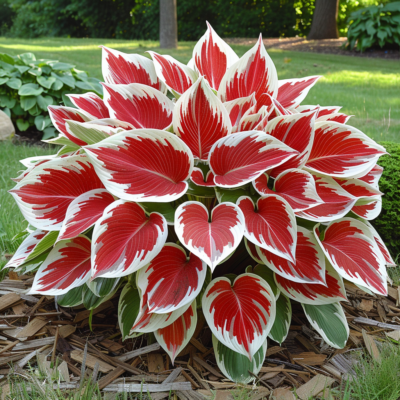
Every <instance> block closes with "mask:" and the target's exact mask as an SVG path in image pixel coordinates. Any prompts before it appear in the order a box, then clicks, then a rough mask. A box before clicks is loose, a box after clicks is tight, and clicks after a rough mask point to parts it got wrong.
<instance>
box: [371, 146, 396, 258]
mask: <svg viewBox="0 0 400 400" xmlns="http://www.w3.org/2000/svg"><path fill="white" fill-rule="evenodd" d="M380 144H381V145H382V146H384V147H385V148H386V151H387V152H388V153H389V154H390V155H384V156H383V157H381V158H380V159H379V162H378V164H379V165H380V166H381V167H383V168H384V171H383V174H382V178H381V180H380V181H379V189H380V190H381V192H383V193H384V196H383V197H382V201H383V203H382V212H381V214H380V215H379V217H378V218H377V219H376V220H374V221H371V222H372V224H373V225H374V226H375V228H376V230H377V231H378V232H379V234H380V235H381V237H382V239H383V241H384V242H385V244H386V246H387V247H388V249H389V251H390V253H391V254H392V257H393V258H394V259H395V260H396V257H398V256H399V254H400V143H393V142H381V143H380Z"/></svg>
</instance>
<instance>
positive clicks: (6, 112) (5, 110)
mask: <svg viewBox="0 0 400 400" xmlns="http://www.w3.org/2000/svg"><path fill="white" fill-rule="evenodd" d="M2 111H3V113H4V114H6V115H7V117H8V118H11V110H10V109H9V108H8V107H6V108H3V110H2Z"/></svg>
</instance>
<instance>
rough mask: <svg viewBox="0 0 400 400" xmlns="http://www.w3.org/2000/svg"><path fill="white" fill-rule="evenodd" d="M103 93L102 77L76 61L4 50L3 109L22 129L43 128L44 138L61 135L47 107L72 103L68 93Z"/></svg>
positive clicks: (0, 73) (0, 68)
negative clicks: (42, 57) (73, 63)
mask: <svg viewBox="0 0 400 400" xmlns="http://www.w3.org/2000/svg"><path fill="white" fill-rule="evenodd" d="M88 91H90V92H96V93H98V94H101V93H102V88H101V85H100V83H99V80H98V79H96V78H91V77H88V75H87V73H86V72H84V71H79V70H77V69H75V66H74V65H72V64H67V63H62V62H58V61H55V60H43V59H42V60H36V57H35V55H34V54H32V53H24V54H20V55H18V56H11V55H8V54H3V53H0V109H2V110H3V111H4V112H5V113H6V114H7V115H8V116H9V117H10V118H11V119H12V121H13V122H14V124H16V126H17V128H18V130H19V131H21V132H23V131H27V130H28V129H30V128H33V129H34V130H38V131H41V132H43V137H42V139H50V138H52V137H55V136H57V131H56V129H55V128H54V126H53V125H52V122H51V119H50V117H49V114H48V111H47V107H48V106H50V105H67V106H68V105H69V106H72V103H71V102H70V100H69V99H68V98H67V97H66V95H65V94H66V93H84V92H88Z"/></svg>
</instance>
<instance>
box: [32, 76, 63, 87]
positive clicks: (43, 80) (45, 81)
mask: <svg viewBox="0 0 400 400" xmlns="http://www.w3.org/2000/svg"><path fill="white" fill-rule="evenodd" d="M36 80H37V81H38V83H39V84H40V85H42V86H43V87H44V88H46V89H50V88H51V85H52V84H53V83H54V82H55V81H56V78H54V76H48V77H46V76H38V77H37V79H36ZM61 87H62V82H61Z"/></svg>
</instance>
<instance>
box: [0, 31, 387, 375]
mask: <svg viewBox="0 0 400 400" xmlns="http://www.w3.org/2000/svg"><path fill="white" fill-rule="evenodd" d="M150 55H151V57H152V60H150V59H148V58H146V57H143V56H140V55H135V54H124V53H121V52H119V51H116V50H112V49H108V48H105V47H103V60H102V62H103V65H102V71H103V75H104V80H105V82H106V83H104V84H103V86H104V100H102V99H101V98H100V97H93V96H85V95H73V96H71V100H72V101H73V102H74V104H75V105H76V106H77V107H78V109H73V108H67V107H54V106H50V107H49V111H50V114H51V116H52V120H53V121H54V122H55V126H56V128H57V129H58V130H59V131H60V137H58V138H57V139H55V140H53V141H52V142H53V143H55V144H60V145H62V146H64V147H63V148H62V151H61V153H58V154H57V155H56V156H54V157H48V158H47V157H41V158H30V159H28V160H23V164H24V165H27V170H26V171H25V172H24V173H23V174H22V175H21V176H20V177H18V178H16V179H15V180H16V181H17V185H16V186H15V187H14V188H13V189H12V190H11V191H10V192H11V194H12V195H13V196H14V198H15V200H16V202H17V204H18V206H19V208H20V210H21V212H22V213H23V215H24V216H25V218H26V219H27V221H28V222H29V223H30V227H34V228H32V229H30V230H29V235H28V236H27V238H26V239H25V240H24V241H23V243H22V244H21V246H20V248H19V249H18V251H17V252H16V254H14V256H13V258H12V259H11V260H10V261H9V263H8V264H7V267H14V268H17V269H19V270H23V271H24V272H26V271H37V272H36V275H35V278H34V282H33V285H32V290H31V293H41V294H44V295H54V296H57V301H58V303H59V304H60V305H62V306H76V305H78V304H83V305H84V306H85V307H86V308H88V309H90V310H93V309H94V308H96V307H97V306H98V305H99V304H101V303H102V302H103V301H106V300H107V299H109V298H111V297H113V296H114V294H115V293H116V292H117V291H118V289H119V288H122V292H121V294H120V298H119V308H118V316H119V324H120V329H121V333H122V337H123V339H125V338H127V337H132V336H137V335H141V334H144V333H151V332H154V335H155V338H156V340H157V341H158V342H159V343H160V345H161V346H162V347H163V348H164V349H165V351H166V352H167V353H168V354H169V355H170V357H171V359H172V361H174V359H175V357H176V356H177V355H178V354H179V353H180V351H181V350H182V349H183V348H184V347H185V346H186V344H187V343H188V342H189V340H190V339H191V337H192V335H193V333H194V331H195V327H196V323H197V313H198V312H199V313H200V312H202V313H203V314H204V317H205V320H206V321H207V323H208V326H209V327H210V330H211V331H212V333H213V338H212V342H213V346H214V351H215V355H216V360H217V363H218V366H219V368H220V369H221V371H222V372H223V373H224V374H225V375H226V376H227V377H228V378H229V379H231V380H233V381H237V382H242V383H248V382H249V381H251V380H252V379H253V375H252V374H251V373H249V371H251V372H253V374H257V373H258V372H259V371H260V368H261V366H262V364H263V360H264V357H265V354H266V347H267V346H266V343H267V340H266V339H267V337H268V336H269V337H270V338H272V339H273V340H274V341H277V342H279V343H282V342H283V341H284V340H285V338H286V336H287V334H288V330H289V325H290V320H291V317H292V307H291V300H293V301H298V302H300V303H301V305H302V307H303V309H304V312H305V315H306V317H307V319H308V321H309V322H310V324H311V325H312V326H313V327H314V328H315V329H316V330H317V331H318V332H319V334H320V335H321V336H322V337H323V339H324V340H325V342H326V343H328V344H329V345H331V346H332V347H334V348H343V347H344V346H345V344H346V342H347V339H348V335H349V327H348V325H347V322H346V317H345V314H344V312H343V309H342V307H341V304H340V301H342V300H346V292H345V288H344V283H343V278H345V279H347V280H349V281H351V282H354V283H356V284H358V285H361V286H362V287H365V288H368V289H369V290H371V291H372V292H374V293H379V294H382V295H385V294H387V286H386V285H387V283H386V265H387V264H393V260H392V259H391V258H390V255H389V253H388V251H387V249H386V247H385V245H384V243H383V242H382V240H381V238H380V237H379V235H378V234H377V232H376V231H375V230H374V228H373V227H372V225H370V224H369V222H368V220H370V219H373V218H375V217H376V216H377V215H378V214H379V211H380V204H381V193H380V192H379V190H378V180H379V177H380V174H381V169H380V167H379V166H377V165H376V162H377V161H378V159H379V157H380V156H382V155H383V154H384V153H385V149H384V148H383V147H382V146H381V145H379V144H377V143H375V142H374V141H373V140H372V139H370V138H368V137H367V136H366V135H364V134H363V133H362V132H360V131H359V130H357V129H356V128H354V127H351V126H348V125H346V124H345V123H346V122H347V120H348V116H346V115H344V114H342V113H339V108H338V107H319V106H300V103H301V102H302V101H303V100H304V98H305V96H306V95H307V93H308V91H309V90H310V89H311V88H312V86H313V85H314V84H315V83H316V82H317V80H318V78H319V77H318V76H310V77H305V78H300V79H289V80H285V81H278V75H277V71H276V69H275V66H274V64H273V62H272V60H271V58H270V57H269V55H268V53H267V52H266V50H265V48H264V45H263V42H262V40H261V39H259V40H258V41H257V43H256V44H255V46H254V47H253V48H251V49H250V50H249V51H248V52H247V53H246V54H244V55H243V56H242V58H241V59H239V57H238V56H237V55H236V54H235V53H234V52H233V50H232V49H231V48H230V47H229V45H228V44H227V43H226V42H224V41H223V40H222V39H221V38H220V37H219V36H218V35H217V34H216V33H215V31H214V30H213V29H212V28H211V26H210V25H209V26H208V29H207V32H206V33H205V35H204V36H203V37H202V38H201V39H200V41H199V42H198V43H197V44H196V46H195V48H194V50H193V58H192V61H191V62H190V63H189V65H184V64H182V63H180V62H178V61H176V60H174V59H173V58H172V57H170V56H162V55H159V54H157V53H154V52H150ZM167 92H169V97H168V96H167ZM171 97H175V98H176V101H175V102H174V101H172V100H171ZM60 154H61V155H62V156H60ZM49 194H51V195H50V196H49ZM212 275H213V276H212Z"/></svg>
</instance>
